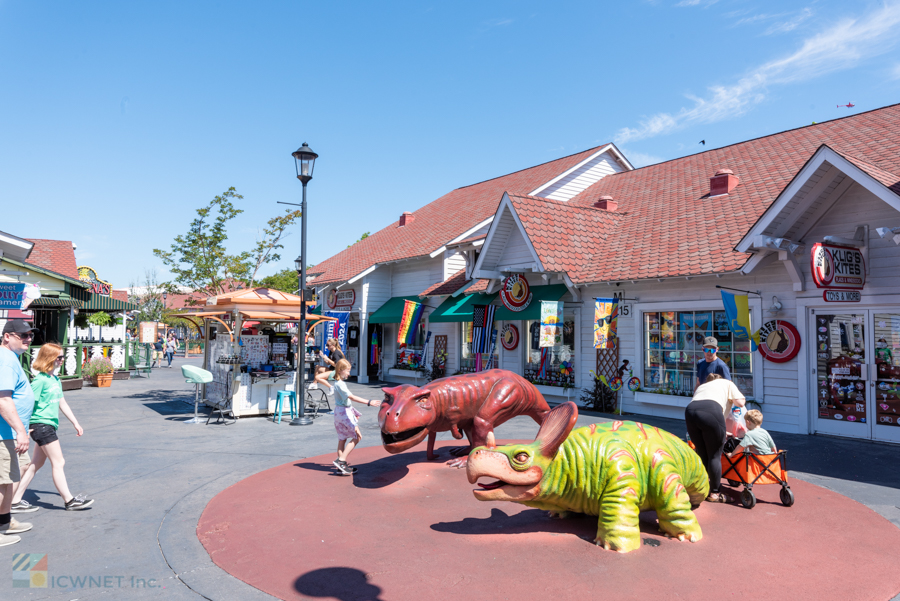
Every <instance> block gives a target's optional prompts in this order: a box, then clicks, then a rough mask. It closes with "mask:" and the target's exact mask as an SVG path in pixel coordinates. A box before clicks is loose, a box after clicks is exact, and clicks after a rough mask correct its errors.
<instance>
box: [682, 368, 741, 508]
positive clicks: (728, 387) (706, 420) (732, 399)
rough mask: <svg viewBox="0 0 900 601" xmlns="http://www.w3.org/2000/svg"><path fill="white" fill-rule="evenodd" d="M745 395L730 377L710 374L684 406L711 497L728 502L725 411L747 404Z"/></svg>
mask: <svg viewBox="0 0 900 601" xmlns="http://www.w3.org/2000/svg"><path fill="white" fill-rule="evenodd" d="M745 402H746V401H745V399H744V395H743V394H741V391H740V390H738V388H737V386H735V385H734V383H733V382H731V381H730V380H726V379H724V378H723V377H722V376H720V375H719V374H709V376H707V378H706V382H704V383H703V384H701V385H700V386H698V387H697V390H696V392H694V398H693V399H692V400H691V402H690V404H688V406H687V407H686V408H685V410H684V421H685V424H686V425H687V431H688V436H690V437H691V442H692V443H694V450H695V451H696V452H697V455H699V456H700V461H702V462H703V466H704V467H705V468H706V473H707V474H708V475H709V496H708V497H706V500H707V501H710V502H712V503H724V502H725V497H724V496H723V495H722V494H721V493H719V484H720V483H721V481H722V449H723V448H724V447H725V415H726V414H727V413H728V412H729V411H731V407H732V406H733V405H737V406H738V407H743V406H744V403H745Z"/></svg>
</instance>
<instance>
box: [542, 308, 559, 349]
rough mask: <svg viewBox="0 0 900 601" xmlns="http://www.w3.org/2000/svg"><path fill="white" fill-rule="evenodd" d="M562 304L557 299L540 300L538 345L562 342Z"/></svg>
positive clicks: (546, 345) (546, 346)
mask: <svg viewBox="0 0 900 601" xmlns="http://www.w3.org/2000/svg"><path fill="white" fill-rule="evenodd" d="M562 325H563V304H562V303H561V302H559V301H541V336H540V347H541V348H548V347H551V346H557V345H559V344H562Z"/></svg>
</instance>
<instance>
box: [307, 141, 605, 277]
mask: <svg viewBox="0 0 900 601" xmlns="http://www.w3.org/2000/svg"><path fill="white" fill-rule="evenodd" d="M604 146H606V144H602V145H600V146H596V147H594V148H590V149H588V150H585V151H584V152H579V153H577V154H573V155H570V156H567V157H563V158H561V159H556V160H554V161H550V162H549V163H543V164H541V165H537V166H535V167H530V168H528V169H523V170H521V171H516V172H515V173H510V174H508V175H504V176H501V177H497V178H494V179H490V180H487V181H483V182H481V183H478V184H473V185H471V186H465V187H462V188H457V189H456V190H453V191H452V192H449V193H448V194H445V195H444V196H441V197H440V198H438V199H437V200H435V201H432V202H431V203H429V204H427V205H425V206H424V207H422V208H420V209H419V210H417V211H415V212H413V214H412V216H413V220H412V222H411V223H409V222H408V223H407V225H405V226H403V227H399V220H398V221H395V222H393V223H392V224H390V225H388V226H387V227H385V228H384V229H382V230H381V231H378V232H376V233H374V234H372V235H370V236H369V237H367V238H364V239H363V240H360V241H359V242H357V243H356V244H354V245H353V246H351V247H350V248H347V249H345V250H343V251H341V252H339V253H338V254H336V255H334V256H333V257H331V258H329V259H326V260H325V261H322V262H321V263H319V264H318V265H316V266H315V267H313V268H311V269H310V270H309V275H314V276H315V282H316V285H319V284H328V283H332V282H343V281H347V280H349V279H350V278H352V277H353V276H355V275H358V274H360V273H362V272H363V271H365V270H366V269H369V268H370V267H372V266H374V265H377V264H379V263H387V262H391V261H399V260H403V259H412V258H415V257H422V256H426V255H428V254H429V253H431V252H432V251H434V250H435V249H438V248H440V247H441V246H443V245H444V244H446V243H447V242H449V241H451V240H453V239H454V238H456V237H458V236H460V235H462V234H464V233H465V232H466V231H468V230H470V229H471V228H472V227H474V226H476V225H478V224H479V223H481V222H483V221H485V220H487V219H489V218H491V217H492V216H493V214H494V212H495V211H496V210H497V205H498V204H499V202H500V198H501V196H502V195H503V193H504V192H506V191H509V192H511V193H513V194H527V193H528V192H530V191H531V190H534V189H535V188H537V187H538V186H540V185H541V184H543V183H545V182H547V181H549V180H551V179H553V178H555V177H557V176H558V175H560V174H562V173H564V172H566V171H567V170H569V169H571V168H572V167H574V166H575V165H578V164H579V163H581V162H582V161H583V160H584V159H585V158H587V157H589V156H591V155H592V154H595V153H596V152H597V150H598V149H600V148H602V147H604Z"/></svg>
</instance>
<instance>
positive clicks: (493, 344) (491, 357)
mask: <svg viewBox="0 0 900 601" xmlns="http://www.w3.org/2000/svg"><path fill="white" fill-rule="evenodd" d="M496 347H497V330H491V347H490V350H489V351H488V364H487V367H486V368H485V369H493V367H494V349H495V348H496Z"/></svg>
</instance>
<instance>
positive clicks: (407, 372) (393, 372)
mask: <svg viewBox="0 0 900 601" xmlns="http://www.w3.org/2000/svg"><path fill="white" fill-rule="evenodd" d="M388 375H389V376H401V377H404V378H420V379H424V377H425V376H423V375H422V374H420V373H419V372H417V371H416V370H414V369H397V368H396V367H392V368H390V369H389V370H388Z"/></svg>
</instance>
